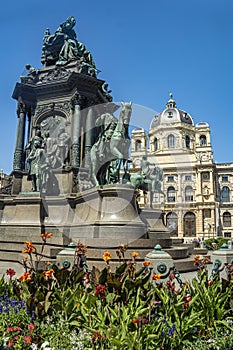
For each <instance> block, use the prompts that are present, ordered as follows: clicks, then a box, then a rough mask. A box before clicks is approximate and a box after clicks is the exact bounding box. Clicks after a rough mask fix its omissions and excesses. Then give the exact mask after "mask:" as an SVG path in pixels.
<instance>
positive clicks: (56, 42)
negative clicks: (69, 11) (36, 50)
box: [41, 16, 95, 68]
mask: <svg viewBox="0 0 233 350" xmlns="http://www.w3.org/2000/svg"><path fill="white" fill-rule="evenodd" d="M75 24H76V21H75V18H74V17H73V16H70V17H68V18H67V20H66V21H65V22H64V23H62V24H61V25H60V26H59V27H58V29H57V30H56V31H55V33H54V34H50V31H49V29H46V31H45V35H44V38H43V47H42V57H41V62H42V63H43V64H45V66H50V65H54V64H56V65H58V66H62V65H65V64H67V63H69V62H71V61H73V60H79V59H81V58H82V57H85V60H86V63H88V64H89V65H90V66H92V67H93V68H95V63H94V60H93V58H92V56H91V54H90V52H88V51H87V50H86V47H85V45H84V44H82V43H81V42H79V41H77V39H76V33H75V31H74V29H73V28H74V26H75ZM85 52H88V54H85Z"/></svg>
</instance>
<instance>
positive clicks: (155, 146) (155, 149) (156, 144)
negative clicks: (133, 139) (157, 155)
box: [154, 137, 159, 151]
mask: <svg viewBox="0 0 233 350" xmlns="http://www.w3.org/2000/svg"><path fill="white" fill-rule="evenodd" d="M158 148H159V144H158V139H157V137H155V138H154V151H157V150H158Z"/></svg>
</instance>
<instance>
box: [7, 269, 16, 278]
mask: <svg viewBox="0 0 233 350" xmlns="http://www.w3.org/2000/svg"><path fill="white" fill-rule="evenodd" d="M6 274H7V275H9V276H10V279H11V278H12V277H13V276H14V275H15V270H13V269H8V270H7V271H6Z"/></svg>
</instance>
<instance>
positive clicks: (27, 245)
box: [22, 241, 36, 254]
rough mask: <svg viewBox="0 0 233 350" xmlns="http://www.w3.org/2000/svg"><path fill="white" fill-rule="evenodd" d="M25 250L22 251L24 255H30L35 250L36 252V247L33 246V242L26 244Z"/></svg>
mask: <svg viewBox="0 0 233 350" xmlns="http://www.w3.org/2000/svg"><path fill="white" fill-rule="evenodd" d="M24 245H25V248H24V250H22V253H23V254H25V253H28V254H31V253H32V251H33V250H36V247H35V246H34V245H33V244H32V242H27V241H26V242H24Z"/></svg>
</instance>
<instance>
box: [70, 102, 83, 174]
mask: <svg viewBox="0 0 233 350" xmlns="http://www.w3.org/2000/svg"><path fill="white" fill-rule="evenodd" d="M80 136H81V106H80V104H79V103H78V101H77V100H76V101H75V102H74V106H73V128H72V147H71V166H72V167H73V168H78V167H80Z"/></svg>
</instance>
